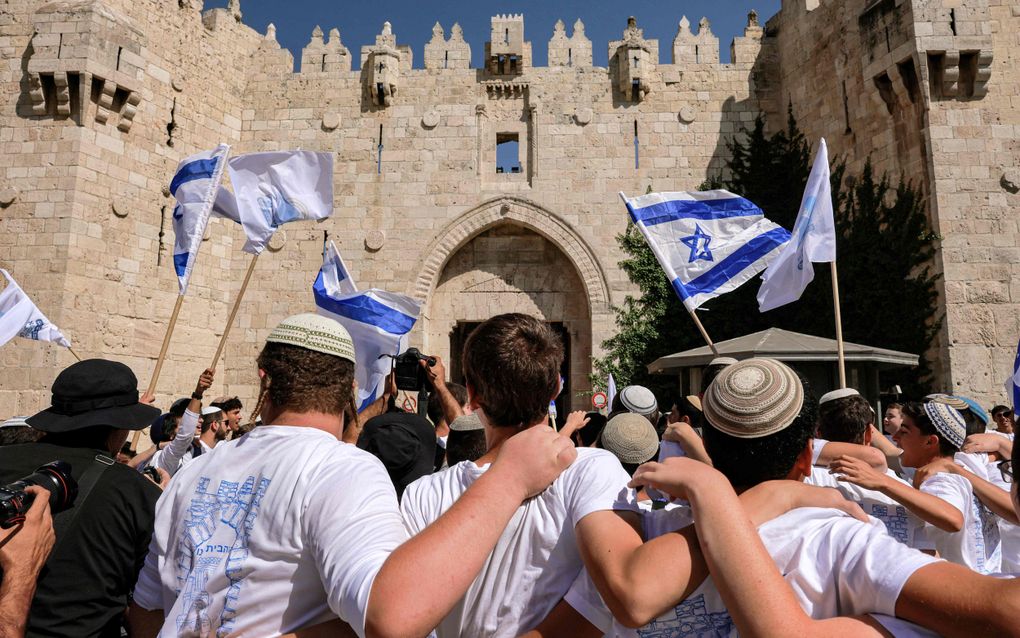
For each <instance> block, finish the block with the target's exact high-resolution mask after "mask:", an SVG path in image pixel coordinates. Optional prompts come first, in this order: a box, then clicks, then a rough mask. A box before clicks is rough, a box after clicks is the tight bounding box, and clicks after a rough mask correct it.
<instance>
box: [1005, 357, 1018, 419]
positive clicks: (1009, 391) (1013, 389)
mask: <svg viewBox="0 0 1020 638" xmlns="http://www.w3.org/2000/svg"><path fill="white" fill-rule="evenodd" d="M1006 396H1008V397H1010V398H1011V399H1013V414H1014V415H1015V416H1018V417H1020V343H1018V344H1017V346H1016V360H1015V361H1014V362H1013V376H1011V377H1010V378H1009V379H1007V380H1006Z"/></svg>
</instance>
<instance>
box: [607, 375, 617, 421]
mask: <svg viewBox="0 0 1020 638" xmlns="http://www.w3.org/2000/svg"><path fill="white" fill-rule="evenodd" d="M615 398H616V379H614V378H613V373H612V372H610V373H609V383H608V384H606V412H612V411H613V399H615Z"/></svg>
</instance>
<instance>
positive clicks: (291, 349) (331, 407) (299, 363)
mask: <svg viewBox="0 0 1020 638" xmlns="http://www.w3.org/2000/svg"><path fill="white" fill-rule="evenodd" d="M258 366H259V368H261V369H262V370H265V371H266V376H267V377H268V379H266V382H267V384H268V388H267V389H266V393H267V394H268V395H269V400H270V401H272V402H273V405H274V406H276V407H277V408H278V409H279V408H286V409H288V410H293V411H296V412H322V413H323V414H330V415H335V416H339V415H341V414H343V413H344V409H345V408H346V407H348V406H350V405H351V404H352V401H353V395H352V392H353V383H354V364H353V363H352V362H350V361H348V360H347V359H343V358H340V357H336V356H333V355H330V354H325V353H322V352H316V351H314V350H309V349H307V348H302V347H300V346H294V345H290V344H287V343H277V342H274V341H270V342H267V343H266V345H265V347H264V348H262V352H261V353H260V354H259V357H258ZM260 403H261V401H260ZM259 407H261V406H259ZM257 416H258V414H257V413H256V414H255V415H253V418H256V417H257Z"/></svg>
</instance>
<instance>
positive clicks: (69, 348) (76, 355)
mask: <svg viewBox="0 0 1020 638" xmlns="http://www.w3.org/2000/svg"><path fill="white" fill-rule="evenodd" d="M67 349H68V351H69V352H70V353H71V354H72V355H74V358H75V359H77V360H78V361H81V357H79V356H78V353H77V352H75V351H74V348H72V347H71V346H67Z"/></svg>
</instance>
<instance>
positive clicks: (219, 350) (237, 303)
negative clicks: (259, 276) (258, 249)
mask: <svg viewBox="0 0 1020 638" xmlns="http://www.w3.org/2000/svg"><path fill="white" fill-rule="evenodd" d="M260 254H262V253H256V254H254V255H252V256H251V262H249V263H248V272H246V273H245V274H244V281H242V282H241V289H240V290H238V291H237V297H236V298H235V299H234V307H233V308H231V309H230V316H229V317H227V325H226V326H224V327H223V336H222V337H220V345H219V346H217V347H216V354H215V355H213V360H212V364H211V365H210V366H209V369H210V370H215V369H216V364H217V363H219V362H220V355H221V354H223V346H225V345H226V344H227V336H228V335H229V334H230V328H231V326H233V325H234V318H235V317H237V309H238V308H240V307H241V300H242V299H244V291H245V290H247V289H248V282H249V281H251V274H252V273H253V272H254V271H255V264H256V262H258V259H259V255H260Z"/></svg>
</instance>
